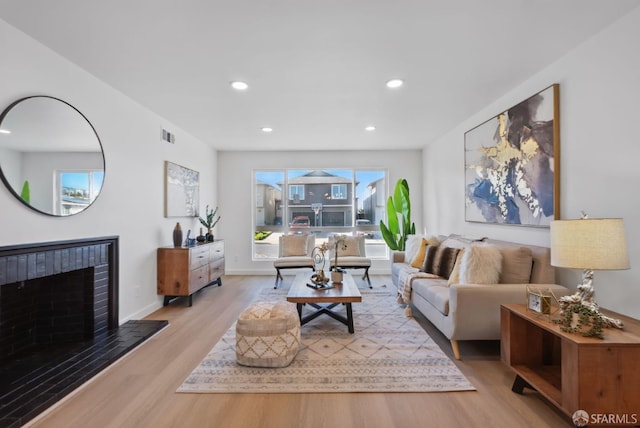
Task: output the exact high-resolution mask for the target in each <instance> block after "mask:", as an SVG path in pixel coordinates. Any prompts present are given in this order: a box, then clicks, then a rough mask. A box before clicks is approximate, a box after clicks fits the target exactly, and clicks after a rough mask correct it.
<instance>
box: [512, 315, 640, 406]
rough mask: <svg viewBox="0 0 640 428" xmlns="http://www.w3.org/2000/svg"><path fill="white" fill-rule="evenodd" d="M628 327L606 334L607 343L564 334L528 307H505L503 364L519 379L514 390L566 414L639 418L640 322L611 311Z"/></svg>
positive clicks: (572, 334)
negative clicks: (526, 392)
mask: <svg viewBox="0 0 640 428" xmlns="http://www.w3.org/2000/svg"><path fill="white" fill-rule="evenodd" d="M602 312H603V313H606V314H607V315H611V316H614V317H616V318H620V319H622V320H623V322H624V324H625V327H624V329H623V330H620V329H615V328H613V329H605V334H604V337H605V338H604V340H602V339H597V338H588V337H583V336H581V335H580V334H578V333H565V332H563V331H562V330H560V326H559V325H557V324H554V323H552V322H551V321H549V320H548V319H547V318H545V317H543V316H540V315H538V314H536V313H532V312H529V311H527V309H526V307H525V305H524V304H522V305H520V304H509V305H502V307H501V313H500V322H501V325H500V332H501V359H502V361H503V362H504V363H505V364H507V365H508V366H509V367H511V369H512V370H513V371H514V372H515V373H516V379H515V382H514V384H513V388H512V390H513V391H514V392H516V393H522V390H523V388H524V387H530V388H533V389H535V390H536V391H538V392H539V393H540V394H541V395H542V396H543V397H545V398H546V399H547V400H549V401H551V403H553V404H554V405H555V406H557V407H558V408H560V409H561V410H562V411H563V412H564V413H566V414H567V415H569V416H571V415H573V413H574V412H575V411H577V410H584V411H586V412H587V413H588V414H596V413H598V414H615V415H628V416H629V417H630V416H631V415H636V417H638V418H640V394H639V393H638V385H640V368H638V364H639V361H640V322H639V321H638V320H635V319H633V318H629V317H625V316H622V315H620V314H616V313H613V312H611V311H605V310H602Z"/></svg>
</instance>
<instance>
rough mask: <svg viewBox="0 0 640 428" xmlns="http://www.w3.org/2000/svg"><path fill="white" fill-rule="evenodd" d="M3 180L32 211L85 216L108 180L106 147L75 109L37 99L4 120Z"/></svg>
mask: <svg viewBox="0 0 640 428" xmlns="http://www.w3.org/2000/svg"><path fill="white" fill-rule="evenodd" d="M0 176H1V178H2V181H3V182H4V184H5V185H6V186H7V188H8V189H9V190H10V191H11V193H13V195H14V196H15V197H16V198H18V200H20V201H21V202H22V203H24V204H25V205H27V206H28V207H30V208H32V209H34V210H36V211H38V212H40V213H43V214H47V215H52V216H68V215H73V214H77V213H79V212H82V211H84V210H85V209H87V207H89V206H90V205H91V204H92V203H93V201H94V200H95V199H96V198H97V197H98V194H99V193H100V190H101V189H102V183H103V181H104V153H103V151H102V143H101V142H100V138H99V137H98V134H97V133H96V130H95V129H94V128H93V126H92V125H91V123H90V122H89V120H88V119H87V118H86V117H85V116H84V115H83V114H82V113H80V111H78V109H76V108H75V107H73V106H72V105H71V104H69V103H67V102H65V101H62V100H60V99H58V98H54V97H49V96H45V95H37V96H31V97H26V98H22V99H19V100H17V101H15V102H14V103H12V104H11V105H10V106H9V107H7V108H6V109H5V110H4V111H3V112H2V115H0Z"/></svg>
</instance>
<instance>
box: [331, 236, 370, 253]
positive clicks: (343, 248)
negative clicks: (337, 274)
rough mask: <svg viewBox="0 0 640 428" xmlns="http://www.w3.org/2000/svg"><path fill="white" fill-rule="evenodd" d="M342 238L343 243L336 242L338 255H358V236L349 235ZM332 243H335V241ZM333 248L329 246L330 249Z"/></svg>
mask: <svg viewBox="0 0 640 428" xmlns="http://www.w3.org/2000/svg"><path fill="white" fill-rule="evenodd" d="M342 239H344V245H340V244H338V257H360V246H359V245H358V238H356V237H352V236H349V237H344V238H342ZM363 239H364V238H363ZM333 245H335V241H334V244H333ZM333 248H335V247H333ZM333 248H331V250H333Z"/></svg>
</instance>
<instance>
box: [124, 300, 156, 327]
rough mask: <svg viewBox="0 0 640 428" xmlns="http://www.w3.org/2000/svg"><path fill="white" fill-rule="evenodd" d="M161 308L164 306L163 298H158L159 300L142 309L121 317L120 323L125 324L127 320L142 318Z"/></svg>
mask: <svg viewBox="0 0 640 428" xmlns="http://www.w3.org/2000/svg"><path fill="white" fill-rule="evenodd" d="M160 308H162V300H158V301H157V302H154V303H150V304H148V305H147V306H145V307H144V308H142V309H140V310H139V311H137V312H134V313H133V314H131V315H129V316H128V317H126V318H122V319H120V324H124V323H126V322H127V321H131V320H141V319H143V318H144V317H146V316H147V315H150V314H152V313H154V312H155V311H157V310H158V309H160Z"/></svg>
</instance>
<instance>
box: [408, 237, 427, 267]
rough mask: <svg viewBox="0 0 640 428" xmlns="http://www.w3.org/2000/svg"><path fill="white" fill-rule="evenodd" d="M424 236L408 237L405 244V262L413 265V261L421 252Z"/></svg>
mask: <svg viewBox="0 0 640 428" xmlns="http://www.w3.org/2000/svg"><path fill="white" fill-rule="evenodd" d="M422 238H424V236H422V235H409V236H407V241H406V242H405V243H404V262H405V263H408V264H411V262H412V261H413V259H414V258H415V257H416V254H418V251H420V246H421V245H422Z"/></svg>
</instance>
